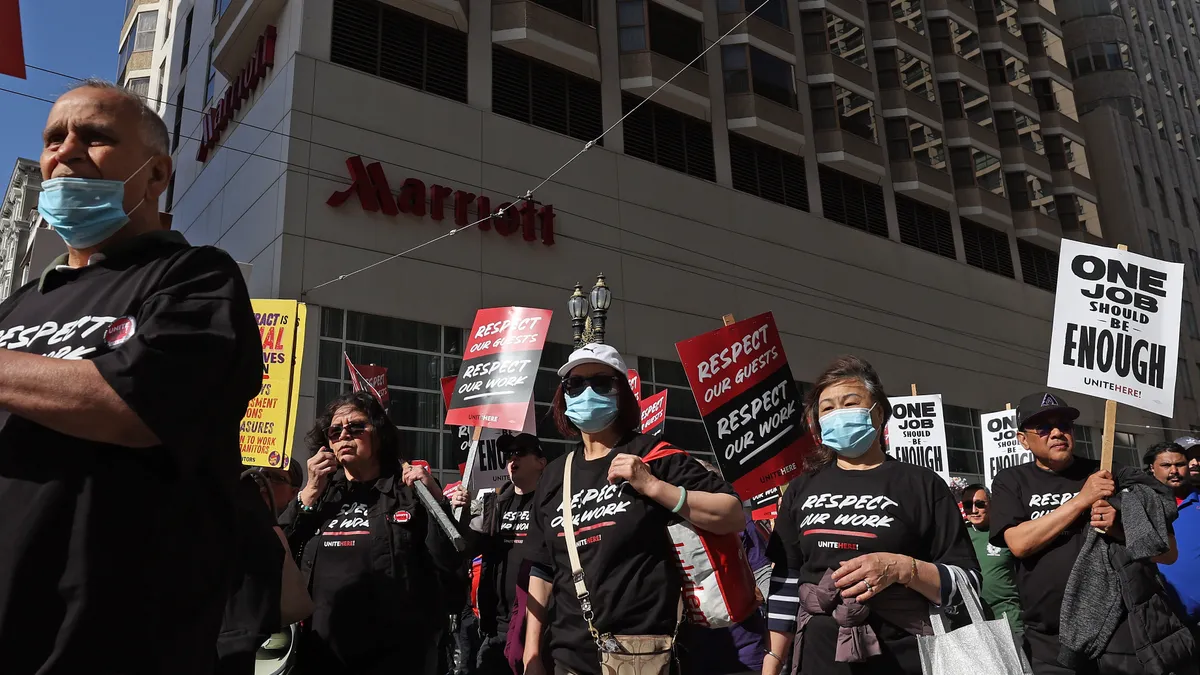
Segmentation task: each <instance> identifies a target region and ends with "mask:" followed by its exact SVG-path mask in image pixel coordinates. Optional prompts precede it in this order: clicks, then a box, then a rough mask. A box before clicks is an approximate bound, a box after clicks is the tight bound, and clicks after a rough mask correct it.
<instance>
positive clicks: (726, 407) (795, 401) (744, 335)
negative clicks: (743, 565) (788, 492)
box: [675, 312, 811, 499]
mask: <svg viewBox="0 0 1200 675" xmlns="http://www.w3.org/2000/svg"><path fill="white" fill-rule="evenodd" d="M675 348H676V349H677V350H678V352H679V359H680V361H682V363H683V368H684V371H685V372H686V373H687V377H688V382H689V384H691V388H692V394H693V395H694V396H695V397H696V405H697V407H698V408H699V409H700V416H701V417H702V418H703V419H704V428H705V430H706V431H707V432H708V438H709V442H710V443H711V444H712V447H713V450H714V451H715V452H716V455H717V464H718V465H719V466H720V468H721V474H722V475H723V476H724V477H725V480H727V481H729V482H730V483H732V484H733V489H734V490H736V491H737V493H738V495H740V496H741V498H742V499H750V498H751V497H753V496H754V495H757V494H761V493H762V492H763V491H765V490H767V489H768V488H772V487H776V486H778V485H782V484H784V483H786V482H788V481H789V480H791V478H792V477H793V476H794V475H796V472H797V471H799V470H800V464H801V459H802V456H803V454H804V452H805V451H806V450H807V449H809V447H810V444H811V441H810V437H809V434H808V433H807V425H805V424H804V413H803V405H802V404H801V401H800V392H799V391H797V389H796V383H795V381H794V380H792V371H791V369H790V368H788V364H787V356H785V355H784V353H783V344H782V342H780V339H779V331H778V330H777V329H776V328H775V318H774V317H773V316H772V315H771V313H770V312H768V313H766V314H760V315H758V316H756V317H753V318H750V319H746V320H744V321H738V322H736V323H728V324H727V325H726V326H724V327H722V328H718V329H716V330H714V331H710V332H708V333H704V334H703V335H698V336H696V337H694V338H692V339H690V340H684V341H683V342H679V343H676V345H675Z"/></svg>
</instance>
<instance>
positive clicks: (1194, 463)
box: [1175, 436, 1200, 490]
mask: <svg viewBox="0 0 1200 675" xmlns="http://www.w3.org/2000/svg"><path fill="white" fill-rule="evenodd" d="M1175 443H1176V444H1177V445H1179V447H1181V448H1183V454H1184V456H1186V457H1187V460H1188V476H1189V478H1190V479H1191V481H1192V486H1193V487H1195V488H1196V489H1198V490H1200V439H1196V438H1192V437H1190V436H1185V437H1183V438H1178V439H1175Z"/></svg>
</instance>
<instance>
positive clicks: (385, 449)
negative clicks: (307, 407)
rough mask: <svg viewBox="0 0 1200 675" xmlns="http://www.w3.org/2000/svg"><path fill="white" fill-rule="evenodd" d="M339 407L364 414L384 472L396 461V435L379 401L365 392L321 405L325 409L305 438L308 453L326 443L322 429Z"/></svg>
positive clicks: (352, 393) (326, 439)
mask: <svg viewBox="0 0 1200 675" xmlns="http://www.w3.org/2000/svg"><path fill="white" fill-rule="evenodd" d="M342 408H352V409H354V410H357V411H358V412H361V413H363V414H364V415H366V416H367V421H368V422H370V424H371V428H372V429H373V431H372V440H373V441H374V450H375V457H376V458H378V460H379V466H380V467H381V468H383V469H384V470H385V471H387V470H388V469H389V468H391V467H394V466H395V465H396V464H398V463H399V462H400V460H401V457H402V455H401V453H400V435H399V434H398V433H396V425H394V424H392V421H391V420H390V419H388V416H387V412H386V411H385V410H384V409H383V406H382V405H380V404H379V400H378V399H376V398H375V397H374V396H373V395H371V394H370V393H368V392H365V391H357V392H351V393H349V394H342V395H341V396H339V397H337V398H335V399H333V401H331V402H330V403H329V405H327V406H325V411H324V412H322V413H321V416H320V417H318V418H317V421H316V423H315V424H313V428H312V430H311V431H309V432H308V435H307V436H306V437H305V439H306V440H307V441H308V450H309V453H310V454H311V453H315V452H316V451H317V450H319V449H321V447H323V446H328V445H329V439H328V438H326V436H325V430H326V429H328V428H329V425H330V424H332V423H333V416H334V415H335V414H337V411H339V410H341V409H342Z"/></svg>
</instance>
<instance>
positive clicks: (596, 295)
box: [592, 272, 612, 344]
mask: <svg viewBox="0 0 1200 675" xmlns="http://www.w3.org/2000/svg"><path fill="white" fill-rule="evenodd" d="M610 304H612V291H610V290H608V285H607V284H605V283H604V273H603V272H601V273H600V275H599V276H597V277H596V285H595V286H593V287H592V332H593V334H594V338H593V340H592V341H593V342H596V343H599V344H604V319H605V317H606V316H608V306H609V305H610Z"/></svg>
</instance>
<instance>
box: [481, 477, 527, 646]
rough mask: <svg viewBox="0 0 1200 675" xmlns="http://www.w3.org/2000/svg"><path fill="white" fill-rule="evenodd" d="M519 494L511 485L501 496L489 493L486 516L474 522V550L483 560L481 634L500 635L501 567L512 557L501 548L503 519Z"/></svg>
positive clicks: (485, 498) (485, 505) (485, 507)
mask: <svg viewBox="0 0 1200 675" xmlns="http://www.w3.org/2000/svg"><path fill="white" fill-rule="evenodd" d="M514 496H516V490H515V489H514V488H513V484H512V483H511V482H505V483H504V485H502V486H501V487H500V490H499V491H498V492H489V493H488V494H485V495H484V496H483V513H482V514H481V515H480V516H478V517H477V518H475V519H473V520H472V521H471V529H472V530H473V532H472V534H473V535H474V536H473V537H472V538H471V540H470V541H471V549H472V550H473V551H475V553H476V555H478V556H480V557H481V558H482V561H481V563H480V566H479V592H478V593H477V594H476V597H475V607H476V608H477V609H478V610H479V630H480V632H482V633H484V634H486V635H492V634H494V633H495V632H496V624H497V621H498V620H499V617H497V616H496V603H497V598H496V588H497V587H499V585H500V584H499V581H498V580H497V579H496V575H498V574H500V569H499V565H498V563H500V562H502V558H504V557H506V556H507V555H508V554H507V552H505V550H504V549H503V547H502V546H501V545H500V541H501V540H500V516H501V512H502V510H503V509H502V507H501V505H502V504H507V503H508V502H509V501H510V500H511V499H512V498H513V497H514Z"/></svg>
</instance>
